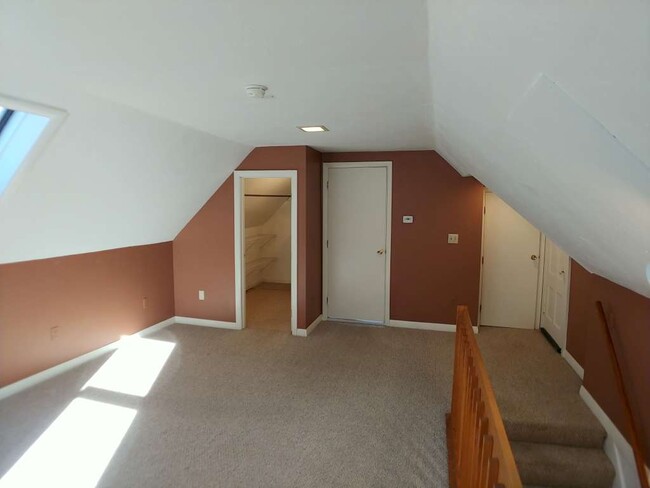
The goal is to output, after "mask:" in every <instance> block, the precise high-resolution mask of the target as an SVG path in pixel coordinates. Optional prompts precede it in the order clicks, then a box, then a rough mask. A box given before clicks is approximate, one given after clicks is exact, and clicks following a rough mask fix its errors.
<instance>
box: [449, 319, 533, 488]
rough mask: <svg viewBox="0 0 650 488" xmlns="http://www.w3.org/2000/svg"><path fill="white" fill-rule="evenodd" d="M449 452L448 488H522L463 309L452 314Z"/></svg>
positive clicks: (471, 330) (481, 360) (489, 384)
mask: <svg viewBox="0 0 650 488" xmlns="http://www.w3.org/2000/svg"><path fill="white" fill-rule="evenodd" d="M447 450H448V452H449V486H450V487H451V488H495V487H503V488H521V486H522V485H521V479H520V478H519V472H518V471H517V466H516V465H515V459H514V457H513V455H512V449H511V448H510V442H509V441H508V437H507V436H506V430H505V428H504V426H503V420H502V418H501V414H500V412H499V407H498V406H497V402H496V399H495V397H494V390H493V389H492V383H491V382H490V379H489V377H488V374H487V370H486V369H485V364H484V363H483V358H482V356H481V353H480V351H479V348H478V343H477V342H476V338H475V337H474V330H473V328H472V322H471V319H470V317H469V312H468V310H467V307H466V306H459V307H458V309H457V312H456V351H455V358H454V380H453V389H452V399H451V413H450V414H448V415H447Z"/></svg>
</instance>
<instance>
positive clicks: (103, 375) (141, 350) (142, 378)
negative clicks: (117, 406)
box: [82, 337, 176, 397]
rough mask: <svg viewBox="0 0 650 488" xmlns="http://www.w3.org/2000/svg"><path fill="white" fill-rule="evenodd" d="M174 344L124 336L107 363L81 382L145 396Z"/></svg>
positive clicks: (90, 385) (94, 386) (85, 386)
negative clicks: (86, 380) (84, 381)
mask: <svg viewBox="0 0 650 488" xmlns="http://www.w3.org/2000/svg"><path fill="white" fill-rule="evenodd" d="M175 345H176V344H174V343H172V342H164V341H156V340H152V339H142V338H140V337H126V338H123V339H122V341H121V342H120V347H119V349H118V350H117V351H115V353H113V355H112V356H111V357H110V359H109V360H108V361H106V363H104V365H103V366H102V367H101V368H100V369H99V370H98V371H97V372H96V373H95V374H94V375H93V377H92V378H90V380H88V382H87V383H86V384H85V385H84V386H83V388H82V390H85V389H86V388H88V387H93V388H100V389H102V390H108V391H114V392H117V393H125V394H127V395H135V396H139V397H144V396H146V395H147V393H149V390H150V389H151V386H152V385H153V383H154V381H156V378H157V377H158V375H159V374H160V371H161V370H162V368H163V366H164V365H165V363H166V362H167V359H168V358H169V355H170V354H171V352H172V350H173V349H174V346H175Z"/></svg>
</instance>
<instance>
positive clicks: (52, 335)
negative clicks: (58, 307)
mask: <svg viewBox="0 0 650 488" xmlns="http://www.w3.org/2000/svg"><path fill="white" fill-rule="evenodd" d="M57 337H59V326H58V325H55V326H54V327H50V340H51V341H53V340H54V339H56V338H57Z"/></svg>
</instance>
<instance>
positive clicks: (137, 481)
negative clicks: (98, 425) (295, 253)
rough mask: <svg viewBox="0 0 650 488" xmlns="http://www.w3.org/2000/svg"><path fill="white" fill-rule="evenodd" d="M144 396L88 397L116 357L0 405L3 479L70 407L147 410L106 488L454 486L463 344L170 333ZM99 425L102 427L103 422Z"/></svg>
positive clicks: (421, 336) (433, 335)
mask: <svg viewBox="0 0 650 488" xmlns="http://www.w3.org/2000/svg"><path fill="white" fill-rule="evenodd" d="M149 338H155V339H159V340H163V341H171V342H175V343H176V347H175V348H174V350H173V352H172V354H171V356H170V357H169V359H168V361H167V363H166V364H165V366H164V367H163V369H162V371H161V373H160V375H159V376H158V379H157V380H156V382H155V383H154V385H153V388H152V389H151V391H150V392H149V394H148V395H147V396H145V397H144V398H142V399H140V398H137V397H132V396H128V395H123V394H117V393H107V392H102V391H100V390H94V389H91V390H86V391H84V392H80V389H81V387H82V386H83V385H84V383H85V382H86V381H87V380H88V378H90V377H91V376H92V375H93V373H94V372H95V371H96V370H97V369H98V368H99V367H100V366H101V365H102V363H103V362H104V361H105V360H106V358H101V359H99V360H95V361H93V362H91V363H86V364H85V365H83V366H81V367H79V368H77V369H75V370H72V371H70V372H68V373H66V374H64V375H61V376H58V377H56V378H54V379H51V380H49V381H47V382H45V383H42V384H40V385H38V386H36V387H34V388H32V389H31V390H27V391H24V392H21V393H19V394H17V395H15V396H13V397H10V398H7V399H5V400H3V401H1V402H0V474H4V473H5V472H6V471H7V470H9V469H10V468H11V466H12V465H13V464H14V463H15V462H16V461H17V460H18V459H19V458H20V457H21V455H22V454H23V452H24V451H25V450H26V449H27V448H28V447H29V446H30V445H31V444H32V443H33V442H34V440H36V438H38V436H39V435H40V434H41V433H42V432H43V430H44V429H45V428H46V427H47V426H48V425H49V424H50V423H51V422H52V421H53V420H54V419H55V418H56V417H57V416H58V415H59V414H60V413H61V411H62V410H63V409H64V408H65V407H66V405H68V404H69V403H70V401H72V400H73V399H74V398H78V397H82V398H94V399H98V400H101V401H103V402H106V403H111V404H116V405H122V406H128V407H131V408H135V409H137V414H136V416H135V419H134V421H133V423H132V424H131V426H130V428H129V430H128V431H127V433H126V435H125V437H124V439H123V440H122V442H121V444H120V445H119V448H118V450H117V452H116V453H115V455H114V456H113V458H112V460H111V462H110V464H109V465H108V467H107V468H106V470H105V471H104V473H103V476H102V477H101V480H100V482H99V484H98V486H101V487H136V486H137V487H157V488H158V487H184V486H192V487H207V486H219V487H230V486H232V487H262V486H263V487H294V486H295V487H299V486H300V487H305V486H311V487H328V486H339V487H363V486H367V487H410V486H423V487H424V486H427V487H432V486H433V487H446V486H447V453H446V446H445V431H444V414H445V412H446V411H447V409H448V404H449V392H450V388H451V384H450V380H451V365H452V352H453V339H454V335H453V334H448V333H437V332H425V331H416V330H404V329H390V328H371V327H356V326H352V325H339V324H329V323H324V324H321V325H320V326H319V327H318V328H317V329H316V330H315V332H314V333H313V334H312V335H310V336H309V337H307V338H298V337H292V336H290V335H284V334H278V333H277V332H273V331H267V330H259V329H258V330H255V329H246V330H244V331H223V330H218V329H211V328H201V327H195V326H184V325H174V326H171V327H169V328H167V329H164V330H162V331H160V332H159V333H157V334H156V335H155V336H150V337H149ZM97 422H102V419H97Z"/></svg>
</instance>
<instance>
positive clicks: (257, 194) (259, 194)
mask: <svg viewBox="0 0 650 488" xmlns="http://www.w3.org/2000/svg"><path fill="white" fill-rule="evenodd" d="M244 196H245V197H284V198H291V195H264V194H261V193H246V194H245V195H244Z"/></svg>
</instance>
